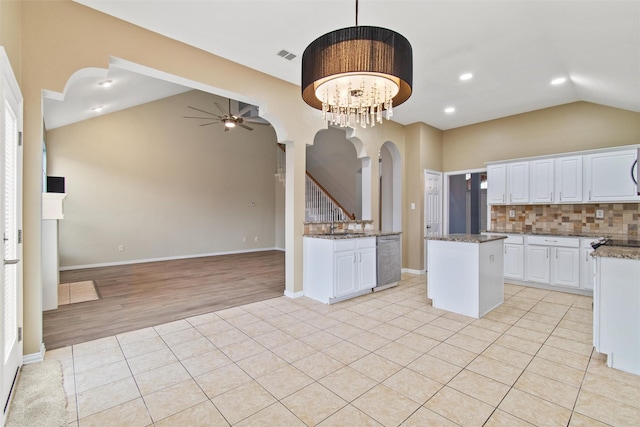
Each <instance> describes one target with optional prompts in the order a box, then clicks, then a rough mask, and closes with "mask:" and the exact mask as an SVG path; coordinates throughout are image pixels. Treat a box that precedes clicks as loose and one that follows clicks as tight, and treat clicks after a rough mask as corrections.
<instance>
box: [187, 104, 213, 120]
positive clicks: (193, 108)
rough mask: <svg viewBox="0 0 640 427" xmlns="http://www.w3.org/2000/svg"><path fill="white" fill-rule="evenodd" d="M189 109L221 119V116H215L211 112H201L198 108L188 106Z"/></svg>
mask: <svg viewBox="0 0 640 427" xmlns="http://www.w3.org/2000/svg"><path fill="white" fill-rule="evenodd" d="M187 108H191V109H192V110H196V111H200V112H201V113H205V114H208V115H210V116H213V117H218V118H219V117H220V116H219V115H217V114H213V113H210V112H208V111H204V110H201V109H199V108H196V107H191V106H187Z"/></svg>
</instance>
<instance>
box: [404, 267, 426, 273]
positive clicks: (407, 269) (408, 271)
mask: <svg viewBox="0 0 640 427" xmlns="http://www.w3.org/2000/svg"><path fill="white" fill-rule="evenodd" d="M402 272H403V273H410V274H425V271H424V270H414V269H413V268H403V269H402Z"/></svg>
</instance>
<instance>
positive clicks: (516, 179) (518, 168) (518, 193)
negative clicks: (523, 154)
mask: <svg viewBox="0 0 640 427" xmlns="http://www.w3.org/2000/svg"><path fill="white" fill-rule="evenodd" d="M507 194H508V195H509V199H508V201H509V204H511V205H522V204H524V203H528V202H529V162H517V163H509V164H508V167H507Z"/></svg>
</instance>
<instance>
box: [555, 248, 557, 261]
mask: <svg viewBox="0 0 640 427" xmlns="http://www.w3.org/2000/svg"><path fill="white" fill-rule="evenodd" d="M555 252H556V259H558V250H557V249H556V250H555Z"/></svg>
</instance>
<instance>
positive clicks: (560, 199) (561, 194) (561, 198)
mask: <svg viewBox="0 0 640 427" xmlns="http://www.w3.org/2000/svg"><path fill="white" fill-rule="evenodd" d="M560 201H562V191H561V192H560Z"/></svg>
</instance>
